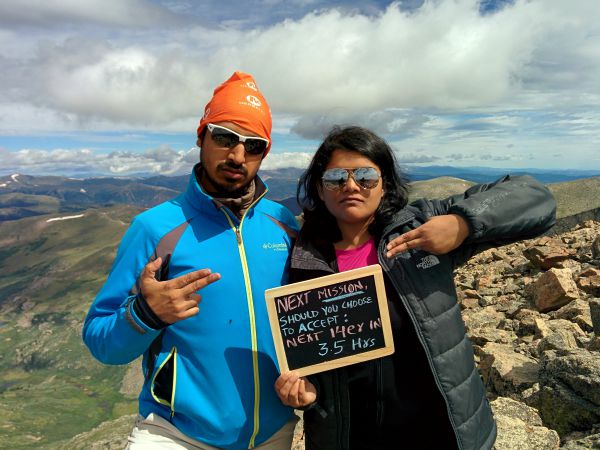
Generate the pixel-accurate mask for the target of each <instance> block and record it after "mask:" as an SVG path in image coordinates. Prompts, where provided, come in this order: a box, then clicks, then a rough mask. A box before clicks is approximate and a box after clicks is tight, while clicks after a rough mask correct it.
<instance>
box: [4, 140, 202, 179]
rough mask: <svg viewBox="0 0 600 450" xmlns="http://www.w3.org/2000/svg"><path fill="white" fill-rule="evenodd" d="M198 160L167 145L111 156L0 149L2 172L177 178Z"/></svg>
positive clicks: (193, 153) (81, 151) (195, 154)
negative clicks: (166, 176)
mask: <svg viewBox="0 0 600 450" xmlns="http://www.w3.org/2000/svg"><path fill="white" fill-rule="evenodd" d="M198 159H199V157H198V152H197V150H196V149H191V150H188V151H174V150H173V149H171V148H169V147H168V146H162V147H159V148H155V149H150V150H146V151H145V152H143V153H134V152H128V151H115V152H111V153H109V154H106V153H100V152H96V151H93V150H90V149H78V150H69V149H54V150H39V149H24V150H19V151H16V152H9V151H6V150H2V149H0V172H1V173H11V172H20V173H27V174H31V173H35V174H70V175H76V174H95V175H97V174H105V175H129V174H139V173H148V174H157V175H176V174H182V173H189V172H190V170H191V168H192V166H193V165H194V164H195V163H196V162H198Z"/></svg>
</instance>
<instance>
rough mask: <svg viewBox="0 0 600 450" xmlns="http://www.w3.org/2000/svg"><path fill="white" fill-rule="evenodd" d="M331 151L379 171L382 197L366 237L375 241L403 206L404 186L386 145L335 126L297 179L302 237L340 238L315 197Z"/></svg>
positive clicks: (355, 129) (362, 130)
mask: <svg viewBox="0 0 600 450" xmlns="http://www.w3.org/2000/svg"><path fill="white" fill-rule="evenodd" d="M335 150H344V151H352V152H356V153H359V154H360V155H362V156H364V157H366V158H368V159H370V160H371V161H372V162H373V163H374V164H376V165H377V166H378V167H379V169H380V170H381V176H382V180H383V190H384V195H383V199H382V200H381V203H380V204H379V207H378V208H377V210H376V211H375V217H374V220H373V222H372V223H371V224H370V225H369V233H371V235H372V236H374V237H375V238H376V239H378V238H379V236H380V234H381V232H382V231H383V229H384V228H385V227H386V226H387V225H388V224H390V223H391V222H392V218H393V215H394V213H396V212H397V211H398V210H400V209H402V208H403V207H404V206H406V203H407V202H408V185H407V182H406V181H405V180H404V179H403V177H402V176H401V174H400V173H399V172H398V169H397V167H396V160H395V158H394V153H393V152H392V149H391V148H390V146H389V145H388V144H387V142H385V141H384V140H383V139H382V138H380V137H379V136H377V135H376V134H375V133H373V132H372V131H370V130H367V129H366V128H362V127H358V126H348V127H339V126H335V127H334V128H333V129H332V130H331V131H330V132H329V134H328V135H327V136H326V137H325V140H324V141H323V143H322V144H321V145H320V146H319V148H318V149H317V152H316V153H315V155H314V156H313V159H312V161H311V162H310V165H309V166H308V169H306V171H305V172H304V173H303V174H302V176H301V177H300V181H299V182H298V189H297V191H296V199H297V201H298V204H299V205H300V206H301V207H302V210H303V212H304V225H303V233H306V234H305V236H307V237H308V238H309V239H311V240H325V241H327V242H337V241H339V240H340V239H341V238H342V235H341V232H340V230H339V228H338V226H337V222H336V219H335V217H333V215H332V214H331V213H330V212H329V210H328V209H327V207H326V206H325V203H324V202H323V200H321V198H320V197H319V187H320V185H321V177H322V176H323V172H324V171H325V168H326V167H327V164H329V161H330V160H331V155H332V154H333V152H334V151H335Z"/></svg>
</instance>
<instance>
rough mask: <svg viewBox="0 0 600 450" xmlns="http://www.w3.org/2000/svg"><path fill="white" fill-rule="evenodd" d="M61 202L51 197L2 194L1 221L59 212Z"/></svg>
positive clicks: (14, 193)
mask: <svg viewBox="0 0 600 450" xmlns="http://www.w3.org/2000/svg"><path fill="white" fill-rule="evenodd" d="M59 209H60V201H59V200H58V199H57V198H55V197H51V196H49V195H30V194H21V193H19V192H13V193H10V194H0V221H3V220H16V219H22V218H24V217H31V216H37V215H40V214H51V213H55V212H58V211H59Z"/></svg>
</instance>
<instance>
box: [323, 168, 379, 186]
mask: <svg viewBox="0 0 600 450" xmlns="http://www.w3.org/2000/svg"><path fill="white" fill-rule="evenodd" d="M350 177H352V179H353V180H354V182H355V183H356V184H358V185H359V186H360V187H361V188H362V189H373V188H374V187H376V186H377V185H378V184H379V178H380V177H381V176H380V175H379V173H378V172H377V170H376V169H375V168H373V167H357V168H356V169H341V168H335V169H329V170H326V171H325V172H323V176H322V177H321V180H322V181H323V187H324V188H325V189H329V190H330V191H341V190H342V189H343V188H344V186H345V185H346V183H347V182H348V179H349V178H350Z"/></svg>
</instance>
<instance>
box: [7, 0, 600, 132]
mask: <svg viewBox="0 0 600 450" xmlns="http://www.w3.org/2000/svg"><path fill="white" fill-rule="evenodd" d="M31 1H32V0H31ZM71 3H73V4H75V3H77V4H79V2H75V0H73V1H72V2H67V3H66V4H65V5H63V6H60V7H59V5H62V3H61V2H50V3H49V4H48V5H47V6H38V7H36V8H33V7H32V10H33V12H34V13H35V14H38V15H44V14H46V15H47V14H50V13H49V12H48V11H55V12H56V11H58V12H57V14H58V13H59V12H60V13H62V12H65V11H71V12H72V13H73V14H75V13H77V14H79V13H80V12H81V11H80V10H82V9H83V10H85V11H89V12H90V14H92V13H94V14H101V15H102V14H104V15H109V16H111V17H112V15H114V16H115V17H116V16H119V17H120V16H121V15H122V9H123V8H125V9H126V10H128V11H129V13H130V14H125V16H127V17H136V18H137V17H138V15H139V13H137V14H133V16H132V14H131V11H134V10H138V9H140V10H141V11H146V10H147V9H148V8H150V6H151V5H150V4H148V3H145V2H141V0H139V1H138V0H129V1H127V2H117V1H113V2H109V3H108V4H105V3H104V2H103V3H102V6H101V7H99V6H98V4H97V3H96V2H94V1H89V2H83V4H82V5H83V6H81V7H77V8H76V7H74V6H73V8H71V6H72V5H71ZM121 3H122V4H121ZM36 4H38V3H36ZM38 5H39V4H38ZM592 5H594V2H592V1H584V0H582V1H579V2H575V3H570V4H569V5H568V6H565V4H564V3H563V2H561V1H558V0H545V1H541V0H537V1H529V2H525V1H517V2H516V4H515V5H514V6H509V7H506V8H504V9H502V10H501V11H499V12H496V13H494V14H487V15H483V16H482V15H481V14H480V13H479V10H478V3H477V2H476V1H475V0H456V1H438V2H427V3H425V4H424V6H423V7H422V8H420V9H418V10H416V11H411V12H410V13H409V12H405V11H403V10H401V9H399V7H398V6H394V5H392V6H390V7H388V8H387V10H385V11H384V12H382V13H381V14H380V15H378V16H365V15H361V14H342V13H341V12H339V11H337V10H328V11H324V12H320V13H311V14H308V15H306V16H305V17H304V18H302V19H299V20H295V21H294V20H288V21H285V22H281V23H278V24H274V25H272V26H270V27H266V28H258V29H255V30H247V31H244V32H242V31H239V30H233V29H222V28H221V29H209V28H206V27H198V26H197V27H193V26H189V27H185V28H183V29H180V30H160V31H158V32H156V31H154V30H152V31H148V32H137V33H135V34H120V35H117V36H116V37H114V38H111V39H110V42H109V41H108V40H107V38H108V35H102V34H101V35H100V36H97V35H95V34H89V35H88V36H87V37H85V38H83V39H81V38H76V39H67V40H61V41H59V42H55V43H52V44H49V43H48V44H40V46H39V50H38V52H37V54H36V55H35V57H34V58H31V59H28V60H26V61H25V60H20V61H19V60H14V59H11V60H7V61H4V62H3V63H2V64H3V65H7V66H11V65H13V66H15V67H16V68H17V70H16V71H13V75H12V76H10V75H8V74H6V72H4V73H5V74H4V75H2V76H1V79H0V80H1V81H2V82H3V86H4V88H3V92H2V97H4V98H5V101H17V100H22V101H26V102H29V103H31V104H33V105H39V106H41V107H45V108H49V109H54V110H56V111H57V112H60V113H63V114H75V115H77V116H80V118H81V119H82V120H84V121H90V120H92V119H103V120H106V121H108V122H112V123H113V126H114V127H127V126H132V125H135V126H138V127H139V126H140V125H145V124H151V125H153V126H156V127H163V126H164V127H167V126H169V124H171V123H173V122H175V121H181V120H184V119H187V120H189V119H190V118H191V117H197V115H198V112H199V111H201V109H202V106H203V105H204V103H205V102H206V101H207V100H208V99H209V98H210V95H211V93H212V89H213V88H214V87H215V86H216V85H217V84H218V83H220V82H221V81H222V80H223V79H225V78H226V77H227V76H228V75H230V74H231V72H233V70H235V69H241V70H245V71H249V72H251V73H253V74H254V75H255V77H256V79H257V82H258V84H259V86H260V87H261V89H262V90H263V92H264V93H265V95H266V96H267V99H268V100H269V101H270V103H271V106H272V109H273V110H274V111H275V112H276V113H282V114H285V113H289V114H296V115H299V114H302V115H303V114H308V115H319V114H321V115H323V114H325V115H328V116H329V115H331V116H335V115H336V114H337V115H344V114H351V115H355V116H356V115H362V114H372V113H373V112H376V111H381V110H384V109H387V108H413V107H418V108H441V109H446V110H448V109H450V110H455V109H458V108H470V107H484V106H489V105H494V104H496V103H499V102H509V103H510V101H511V99H512V98H514V97H515V96H516V95H518V94H519V92H521V91H525V92H528V91H530V90H532V89H535V90H538V91H541V93H542V94H543V93H544V89H552V92H556V91H561V90H565V91H573V90H577V89H585V92H587V93H589V94H600V88H599V87H598V83H597V82H596V81H597V74H598V71H599V70H600V58H598V57H597V56H598V52H599V50H598V48H600V36H599V35H598V33H597V30H598V25H597V21H596V20H595V19H594V15H593V14H592V13H591V11H590V8H591V7H592ZM78 8H79V9H78ZM78 11H79V12H78ZM81 14H83V13H81ZM143 15H144V14H143V13H142V16H143ZM150 15H151V14H150ZM157 34H158V35H159V36H160V37H161V39H156V35H157ZM574 49H575V50H574ZM548 68H551V69H552V70H547V69H548ZM581 68H586V69H587V70H579V69H581ZM574 81H577V85H573V82H574ZM532 84H534V85H532Z"/></svg>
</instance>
